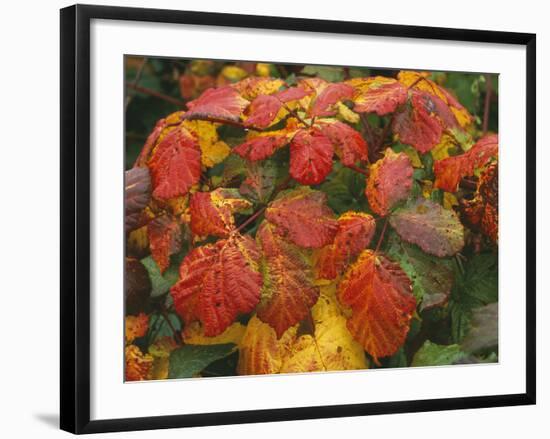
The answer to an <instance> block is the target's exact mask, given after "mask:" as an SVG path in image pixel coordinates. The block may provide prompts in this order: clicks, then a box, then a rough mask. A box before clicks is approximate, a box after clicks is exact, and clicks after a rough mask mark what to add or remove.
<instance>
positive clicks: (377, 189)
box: [365, 148, 413, 216]
mask: <svg viewBox="0 0 550 439" xmlns="http://www.w3.org/2000/svg"><path fill="white" fill-rule="evenodd" d="M412 183H413V167H412V164H411V161H410V159H409V157H408V156H407V154H405V153H401V152H400V153H397V154H396V153H394V152H393V151H392V150H391V148H388V149H386V152H385V154H384V157H383V158H381V159H380V160H378V161H377V162H376V163H374V164H373V165H372V166H371V167H370V173H369V177H368V179H367V188H366V190H365V194H366V195H367V198H368V200H369V204H370V206H371V208H372V210H373V211H374V212H376V213H377V214H379V215H382V216H385V215H387V214H388V213H389V212H390V210H391V209H392V207H394V206H395V205H396V204H397V203H398V202H400V201H404V200H406V199H407V198H408V197H409V195H410V193H411V189H412Z"/></svg>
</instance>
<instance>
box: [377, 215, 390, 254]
mask: <svg viewBox="0 0 550 439" xmlns="http://www.w3.org/2000/svg"><path fill="white" fill-rule="evenodd" d="M387 227H388V218H386V220H385V221H384V227H383V228H382V231H381V232H380V237H379V238H378V243H377V244H376V249H375V250H374V253H378V250H379V249H380V245H381V244H382V241H383V240H384V235H385V234H386V228H387Z"/></svg>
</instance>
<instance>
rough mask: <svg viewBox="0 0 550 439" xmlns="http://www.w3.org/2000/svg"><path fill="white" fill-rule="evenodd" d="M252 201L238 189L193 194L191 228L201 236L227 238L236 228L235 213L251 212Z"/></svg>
mask: <svg viewBox="0 0 550 439" xmlns="http://www.w3.org/2000/svg"><path fill="white" fill-rule="evenodd" d="M251 207H252V203H251V202H250V201H248V200H246V199H245V198H244V197H243V196H242V195H241V194H239V191H238V190H237V189H225V188H218V189H215V190H213V191H212V192H196V193H194V194H193V195H191V202H190V203H189V210H190V213H191V230H192V231H193V233H195V234H196V235H199V236H208V235H212V236H218V237H220V238H226V237H228V236H229V234H230V233H231V232H232V231H233V230H234V229H235V219H234V218H233V215H234V214H235V213H237V212H239V213H245V212H249V210H250V208H251Z"/></svg>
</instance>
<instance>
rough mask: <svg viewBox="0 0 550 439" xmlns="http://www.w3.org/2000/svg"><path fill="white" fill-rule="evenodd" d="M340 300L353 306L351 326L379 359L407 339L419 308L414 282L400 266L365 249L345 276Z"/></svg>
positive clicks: (355, 334)
mask: <svg viewBox="0 0 550 439" xmlns="http://www.w3.org/2000/svg"><path fill="white" fill-rule="evenodd" d="M338 292H339V300H340V302H341V303H342V304H344V305H347V306H350V307H351V309H352V316H351V318H350V319H349V320H348V329H349V330H350V332H351V333H352V335H353V336H354V338H355V339H356V340H357V341H358V342H359V343H361V344H362V345H363V347H364V348H365V350H366V351H367V352H368V353H369V354H370V355H372V356H373V358H374V360H375V361H378V358H380V357H387V356H389V355H393V354H394V353H395V352H397V350H398V349H399V348H400V347H401V346H402V345H403V343H404V342H405V338H406V336H407V333H408V332H409V325H410V320H411V317H412V315H413V312H414V310H415V308H416V300H415V298H414V296H413V294H412V285H411V281H410V280H409V278H408V277H407V275H406V274H405V273H404V272H403V270H401V267H399V265H397V264H395V263H393V262H391V261H390V260H388V259H387V258H386V257H384V256H382V255H378V254H376V253H375V252H373V251H372V250H365V251H364V252H363V253H362V254H361V256H359V259H358V260H357V262H356V263H355V264H353V265H352V266H351V267H350V269H349V270H348V271H347V272H346V274H345V275H344V278H343V279H342V281H341V283H340V285H339V291H338Z"/></svg>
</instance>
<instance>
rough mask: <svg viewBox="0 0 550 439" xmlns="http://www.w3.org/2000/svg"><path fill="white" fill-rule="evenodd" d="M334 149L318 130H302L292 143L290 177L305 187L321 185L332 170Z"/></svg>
mask: <svg viewBox="0 0 550 439" xmlns="http://www.w3.org/2000/svg"><path fill="white" fill-rule="evenodd" d="M333 155H334V147H333V146H332V143H331V141H330V140H329V139H328V138H327V137H326V136H324V135H323V134H322V133H321V132H320V131H319V130H317V129H310V130H305V129H304V130H300V131H298V132H297V133H296V135H295V136H294V138H293V139H292V142H291V143H290V175H291V176H292V178H294V179H295V180H296V181H297V182H299V183H301V184H304V185H313V184H319V183H321V182H322V181H323V180H324V179H325V178H326V176H327V175H328V174H330V171H331V170H332V156H333Z"/></svg>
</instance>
